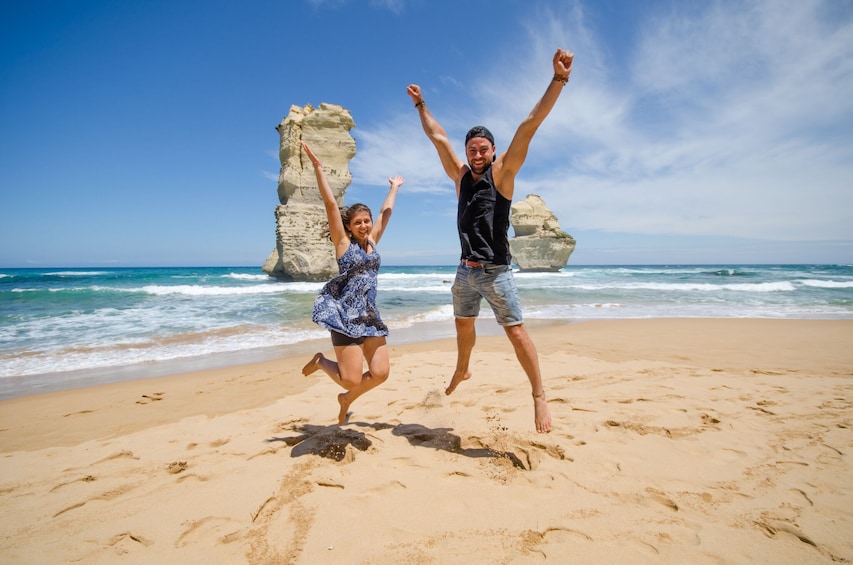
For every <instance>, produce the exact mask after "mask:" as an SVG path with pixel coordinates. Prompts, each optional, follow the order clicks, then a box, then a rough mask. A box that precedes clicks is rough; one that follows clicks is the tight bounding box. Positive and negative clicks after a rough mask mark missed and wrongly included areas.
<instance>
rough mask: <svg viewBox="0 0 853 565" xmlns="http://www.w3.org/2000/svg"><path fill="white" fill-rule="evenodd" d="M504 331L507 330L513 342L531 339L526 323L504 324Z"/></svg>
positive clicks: (507, 334)
mask: <svg viewBox="0 0 853 565" xmlns="http://www.w3.org/2000/svg"><path fill="white" fill-rule="evenodd" d="M504 332H506V336H507V337H508V338H509V340H510V341H511V342H513V343H522V342H525V341H528V340H529V339H530V338H529V336H528V335H527V328H525V327H524V324H513V325H511V326H504Z"/></svg>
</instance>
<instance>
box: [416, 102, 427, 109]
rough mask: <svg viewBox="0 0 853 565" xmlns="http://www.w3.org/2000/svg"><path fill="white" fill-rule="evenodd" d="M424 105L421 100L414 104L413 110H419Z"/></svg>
mask: <svg viewBox="0 0 853 565" xmlns="http://www.w3.org/2000/svg"><path fill="white" fill-rule="evenodd" d="M424 104H426V102H424V101H423V100H421V101H420V102H417V103H415V108H421V107H423V106H424Z"/></svg>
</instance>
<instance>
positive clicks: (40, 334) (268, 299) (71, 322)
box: [0, 265, 853, 396]
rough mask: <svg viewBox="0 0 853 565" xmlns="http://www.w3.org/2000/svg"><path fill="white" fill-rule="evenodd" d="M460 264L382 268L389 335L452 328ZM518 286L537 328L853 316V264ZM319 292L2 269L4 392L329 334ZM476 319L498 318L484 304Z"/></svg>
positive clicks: (196, 272)
mask: <svg viewBox="0 0 853 565" xmlns="http://www.w3.org/2000/svg"><path fill="white" fill-rule="evenodd" d="M455 269H456V267H455V266H423V267H389V266H383V267H382V270H381V272H380V275H379V307H380V310H381V312H382V317H383V319H384V320H385V322H386V323H387V324H388V325H389V327H390V328H391V331H392V338H393V337H394V335H395V330H396V331H397V332H401V331H410V333H411V331H412V330H414V331H417V330H418V328H422V327H423V328H426V327H436V325H439V326H441V327H446V328H447V329H448V331H449V332H452V325H453V324H452V319H453V310H452V306H451V297H450V285H451V283H452V280H453V276H454V273H455ZM515 278H516V282H517V284H518V287H519V291H520V293H521V298H522V305H523V307H524V312H525V317H526V319H528V320H531V321H532V320H563V321H573V322H574V321H583V320H593V319H619V318H660V317H677V318H681V317H737V318H811V319H850V318H853V267H851V266H848V265H682V266H678V265H668V266H661V265H658V266H572V267H566V268H565V269H563V270H562V271H559V272H556V273H516V274H515ZM321 286H322V283H284V282H279V281H276V280H275V279H272V278H270V277H268V276H267V275H265V274H264V273H262V272H261V271H260V269H259V268H257V267H235V268H228V267H211V268H162V269H156V268H138V269H0V385H2V382H3V381H4V380H8V379H10V378H11V379H14V380H15V382H16V383H18V385H20V384H21V383H22V382H25V377H28V376H36V375H39V376H41V377H40V378H41V380H42V381H45V380H48V381H49V380H50V379H51V378H61V373H65V372H69V371H72V372H75V371H76V372H78V373H79V372H80V371H86V370H94V369H106V368H118V367H125V366H133V365H138V364H150V363H154V362H158V361H170V360H178V359H203V358H205V357H207V356H210V355H213V354H223V353H241V352H243V353H245V352H251V351H253V350H261V349H265V348H275V347H281V346H292V345H294V344H299V343H303V342H306V341H308V340H313V339H318V338H326V337H327V333H326V332H325V331H322V330H320V329H319V328H318V327H317V326H316V325H314V324H313V323H312V322H311V308H312V304H313V301H314V297H315V295H316V294H317V292H318V290H319V289H320V287H321ZM481 316H482V317H483V318H484V321H483V322H482V324H489V323H494V322H493V318H492V316H491V312H490V311H489V310H488V308H487V307H485V308H484V309H483V313H482V315H481ZM489 318H492V320H488V321H487V320H486V319H489ZM407 329H408V330H407ZM53 375H55V377H53ZM10 382H11V381H10ZM3 392H4V391H3V389H2V386H0V396H2V395H3Z"/></svg>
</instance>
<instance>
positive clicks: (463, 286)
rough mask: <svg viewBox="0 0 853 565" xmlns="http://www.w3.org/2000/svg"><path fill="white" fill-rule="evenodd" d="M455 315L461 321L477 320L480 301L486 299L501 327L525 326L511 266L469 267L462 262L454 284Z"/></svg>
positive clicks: (457, 270)
mask: <svg viewBox="0 0 853 565" xmlns="http://www.w3.org/2000/svg"><path fill="white" fill-rule="evenodd" d="M452 290H453V315H454V316H456V317H457V318H476V317H477V315H478V314H479V313H480V301H481V300H482V299H483V298H485V299H486V302H488V303H489V306H491V307H492V311H493V312H494V313H495V318H496V319H497V321H498V324H500V325H502V326H516V325H518V324H521V323H524V318H523V316H522V314H521V300H520V299H519V297H518V287H516V286H515V279H514V278H513V277H512V269H511V268H510V266H509V265H483V266H482V267H469V266H467V265H465V264H464V263H461V264H460V265H459V267H458V268H457V269H456V280H455V281H453V288H452Z"/></svg>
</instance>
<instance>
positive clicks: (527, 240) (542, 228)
mask: <svg viewBox="0 0 853 565" xmlns="http://www.w3.org/2000/svg"><path fill="white" fill-rule="evenodd" d="M510 223H511V224H512V229H513V231H514V232H515V236H514V237H512V238H510V240H509V250H510V253H512V262H513V263H514V264H516V265H518V268H519V270H520V271H528V272H537V271H538V272H543V271H544V272H550V271H559V270H560V269H562V268H563V267H565V266H566V263H568V262H569V256H570V255H571V254H572V251H574V250H575V239H574V238H573V237H572V236H570V235H569V234H567V233H566V232H564V231H562V230H561V229H560V224H559V223H557V217H556V216H555V215H554V214H553V212H551V210H550V209H549V208H548V206H546V205H545V202H544V201H543V200H542V199H541V198H540V197H539V196H537V195H535V194H528V195H527V198H525V199H524V200H520V201H518V202H516V203H515V204H513V205H512V215H511V216H510Z"/></svg>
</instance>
